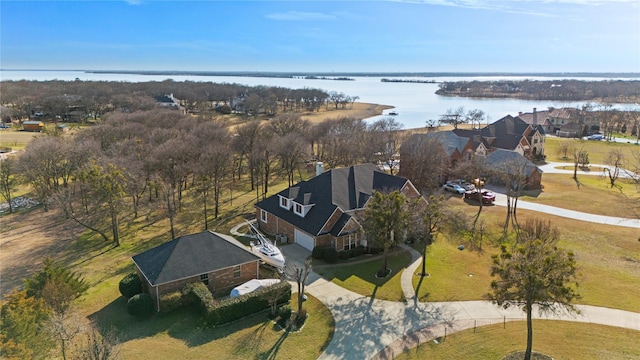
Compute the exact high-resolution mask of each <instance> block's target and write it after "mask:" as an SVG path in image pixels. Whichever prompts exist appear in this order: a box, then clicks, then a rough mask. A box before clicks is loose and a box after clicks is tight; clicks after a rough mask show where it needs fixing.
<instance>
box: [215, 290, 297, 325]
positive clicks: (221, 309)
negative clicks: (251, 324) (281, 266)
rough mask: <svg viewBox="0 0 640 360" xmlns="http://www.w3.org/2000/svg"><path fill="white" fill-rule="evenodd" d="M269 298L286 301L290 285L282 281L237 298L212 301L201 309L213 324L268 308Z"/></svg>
mask: <svg viewBox="0 0 640 360" xmlns="http://www.w3.org/2000/svg"><path fill="white" fill-rule="evenodd" d="M270 299H275V300H276V302H277V303H278V304H283V303H286V302H288V301H289V299H291V285H290V284H289V283H288V282H286V281H282V282H279V283H277V284H275V285H271V286H268V287H265V288H262V289H259V290H257V291H254V292H251V293H248V294H245V295H242V296H239V297H237V298H233V299H231V298H229V299H224V300H222V301H220V302H218V303H213V302H212V303H210V305H209V306H205V309H203V310H204V316H205V321H206V322H207V323H208V324H209V325H213V326H217V325H223V324H226V323H229V322H232V321H235V320H237V319H240V318H243V317H245V316H248V315H251V314H254V313H257V312H259V311H262V310H264V309H267V308H269V305H270V304H269V303H270V301H269V300H270Z"/></svg>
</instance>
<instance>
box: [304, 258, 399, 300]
mask: <svg viewBox="0 0 640 360" xmlns="http://www.w3.org/2000/svg"><path fill="white" fill-rule="evenodd" d="M365 256H366V255H365ZM409 261H411V255H410V254H409V253H408V252H406V251H404V250H398V251H395V252H393V253H391V254H389V256H388V263H387V268H388V269H391V274H390V275H389V276H387V277H386V278H383V279H378V278H376V276H375V274H376V272H377V271H378V270H379V269H380V267H381V264H382V259H381V258H377V259H374V260H371V261H366V262H362V263H357V264H353V265H346V264H343V265H340V266H330V267H318V268H316V269H314V271H315V272H316V273H318V274H320V275H321V276H322V277H324V278H325V279H328V280H330V281H331V282H333V283H335V284H337V285H339V286H342V287H344V288H346V289H349V290H351V291H353V292H356V293H358V294H361V295H364V296H371V297H374V298H376V299H379V300H389V301H403V300H404V294H403V293H402V288H401V286H400V276H401V275H402V270H404V268H405V267H406V266H407V265H409Z"/></svg>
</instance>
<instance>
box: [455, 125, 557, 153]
mask: <svg viewBox="0 0 640 360" xmlns="http://www.w3.org/2000/svg"><path fill="white" fill-rule="evenodd" d="M453 132H454V133H456V134H457V135H458V136H461V137H465V138H470V139H474V142H477V143H478V144H480V143H481V144H483V146H484V147H485V148H486V150H487V152H488V153H491V152H493V151H495V150H497V149H504V150H511V151H515V152H517V153H519V154H520V155H522V156H524V157H526V158H529V159H530V158H533V157H535V156H539V155H544V146H545V142H546V136H545V132H544V129H543V127H542V126H541V125H536V126H533V125H530V124H527V123H526V122H525V121H524V120H522V119H521V118H519V117H513V116H511V115H507V116H505V117H503V118H502V119H500V120H498V121H496V122H494V123H492V124H489V125H487V126H486V127H484V128H482V129H479V130H478V129H475V130H464V129H456V130H453Z"/></svg>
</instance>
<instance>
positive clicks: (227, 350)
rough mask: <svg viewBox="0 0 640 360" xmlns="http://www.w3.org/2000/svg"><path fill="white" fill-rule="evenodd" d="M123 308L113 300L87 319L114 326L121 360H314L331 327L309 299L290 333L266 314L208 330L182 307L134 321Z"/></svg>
mask: <svg viewBox="0 0 640 360" xmlns="http://www.w3.org/2000/svg"><path fill="white" fill-rule="evenodd" d="M296 304H297V297H296V296H293V297H292V300H291V306H292V308H294V309H297V305H296ZM125 306H126V301H125V300H124V298H122V297H119V298H116V299H115V300H113V301H112V302H111V303H110V304H109V305H107V306H106V307H104V308H102V309H100V310H99V311H98V312H97V313H94V314H91V315H90V316H89V318H90V319H92V320H94V321H97V322H98V324H100V325H101V326H106V327H107V328H108V327H114V328H115V333H116V335H117V337H118V338H119V339H120V341H121V344H122V345H121V347H120V354H121V356H122V358H123V359H153V360H155V359H206V358H212V357H214V358H216V359H239V358H242V359H276V358H277V359H316V358H317V357H318V356H319V355H320V354H321V353H322V351H323V350H324V348H325V347H326V346H327V345H328V344H329V341H330V340H331V337H332V336H333V331H334V326H335V324H334V321H333V317H332V316H331V313H330V312H329V309H327V308H326V307H325V306H324V305H323V304H322V303H321V302H320V301H318V300H317V299H316V298H314V297H312V296H308V299H307V301H306V302H305V305H304V308H305V309H306V310H307V311H308V312H309V318H308V319H307V322H306V323H305V325H304V328H303V329H302V331H300V332H293V333H288V332H285V331H282V330H280V329H279V327H278V326H277V325H275V324H274V323H273V322H272V321H271V320H269V319H268V318H267V312H261V313H258V314H255V315H252V316H249V317H246V318H243V319H241V320H238V321H236V322H233V323H231V324H229V325H225V326H221V327H216V328H209V327H206V326H204V324H203V322H202V319H201V318H200V317H199V316H198V315H197V314H196V313H195V312H194V311H191V310H188V309H182V310H178V311H175V312H172V313H169V314H161V315H157V316H155V317H153V318H151V319H147V320H136V319H135V318H133V317H131V316H129V315H128V314H127V313H126V309H125ZM213 354H215V355H213Z"/></svg>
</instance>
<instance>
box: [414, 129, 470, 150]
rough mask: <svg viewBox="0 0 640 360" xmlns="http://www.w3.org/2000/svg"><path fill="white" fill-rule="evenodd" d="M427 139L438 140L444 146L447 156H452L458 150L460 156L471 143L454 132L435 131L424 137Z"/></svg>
mask: <svg viewBox="0 0 640 360" xmlns="http://www.w3.org/2000/svg"><path fill="white" fill-rule="evenodd" d="M424 136H425V138H427V139H429V138H431V139H436V140H438V141H439V142H440V144H442V146H443V148H444V149H445V150H446V152H447V155H448V156H451V155H453V154H454V153H455V151H456V150H458V152H459V153H460V154H462V152H463V151H464V147H465V146H466V145H467V143H468V142H469V138H466V137H461V136H458V135H457V134H456V133H455V132H454V131H435V132H430V133H427V134H425V135H424Z"/></svg>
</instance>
